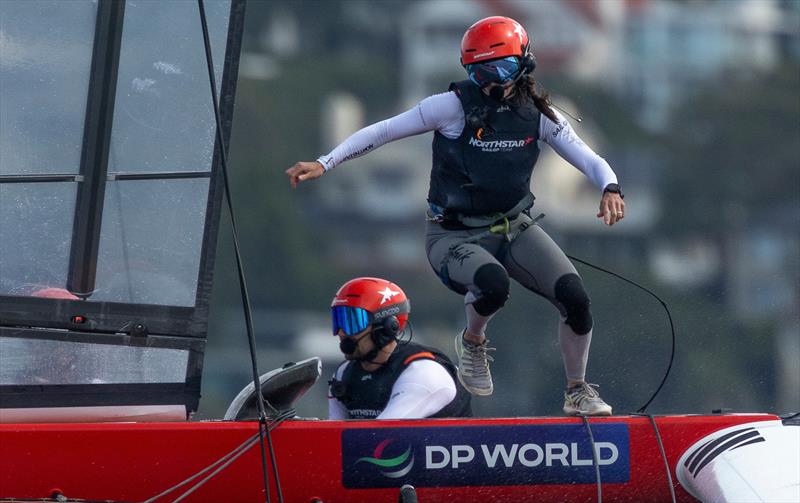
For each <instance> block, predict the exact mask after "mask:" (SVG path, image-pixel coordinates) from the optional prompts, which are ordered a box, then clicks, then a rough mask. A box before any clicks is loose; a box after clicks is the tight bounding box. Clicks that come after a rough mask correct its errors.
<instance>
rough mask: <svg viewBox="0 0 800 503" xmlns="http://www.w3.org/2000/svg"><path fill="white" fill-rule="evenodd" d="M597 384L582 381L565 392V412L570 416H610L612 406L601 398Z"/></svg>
mask: <svg viewBox="0 0 800 503" xmlns="http://www.w3.org/2000/svg"><path fill="white" fill-rule="evenodd" d="M597 388H599V386H598V385H596V384H587V383H585V382H582V383H580V384H577V385H575V386H572V387H570V388H567V390H566V391H565V392H564V414H566V415H568V416H610V415H611V406H610V405H608V404H607V403H605V402H604V401H603V399H602V398H600V394H599V393H598V392H597Z"/></svg>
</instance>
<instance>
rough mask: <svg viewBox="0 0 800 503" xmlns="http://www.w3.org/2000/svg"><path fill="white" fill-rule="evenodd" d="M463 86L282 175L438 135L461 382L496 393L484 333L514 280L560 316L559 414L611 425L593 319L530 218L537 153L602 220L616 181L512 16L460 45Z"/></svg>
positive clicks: (620, 205) (440, 267)
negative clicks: (591, 196) (557, 102)
mask: <svg viewBox="0 0 800 503" xmlns="http://www.w3.org/2000/svg"><path fill="white" fill-rule="evenodd" d="M461 63H462V65H463V66H464V68H465V70H466V72H467V76H468V79H467V80H463V81H460V82H454V83H452V84H450V89H449V91H448V92H446V93H442V94H436V95H433V96H430V97H428V98H425V99H424V100H422V101H421V102H419V103H418V104H417V105H416V106H415V107H414V108H412V109H411V110H408V111H406V112H404V113H401V114H400V115H397V116H395V117H392V118H389V119H386V120H384V121H381V122H378V123H376V124H372V125H371V126H368V127H365V128H363V129H361V130H360V131H357V132H355V133H354V134H353V135H352V136H350V137H349V138H347V139H346V140H345V141H344V142H342V143H341V144H340V145H338V146H337V147H336V148H334V149H333V151H331V152H330V153H329V154H327V155H323V156H321V157H320V158H319V159H317V160H316V161H314V162H298V163H297V164H295V165H294V166H292V167H291V168H289V169H288V170H287V171H286V174H287V175H288V177H289V180H290V182H291V185H292V187H296V186H297V184H298V183H300V182H303V181H307V180H313V179H315V178H318V177H320V176H322V175H323V174H325V173H327V172H328V171H330V170H332V169H333V168H334V167H336V166H337V165H339V164H341V163H343V162H345V161H347V160H349V159H352V158H355V157H359V156H361V155H364V154H366V153H367V152H370V151H372V150H374V149H376V148H378V147H379V146H381V145H384V144H386V143H388V142H391V141H394V140H398V139H401V138H405V137H408V136H412V135H417V134H421V133H426V132H429V131H434V138H433V167H432V170H431V178H430V189H429V192H428V203H429V209H428V213H427V217H428V218H427V220H428V223H427V242H426V249H427V254H428V260H429V261H430V264H431V266H432V268H433V270H434V271H435V272H436V274H437V275H438V276H439V277H440V278H441V280H442V282H443V283H444V284H445V285H446V286H447V287H448V288H450V289H451V290H452V291H454V292H456V293H458V294H459V295H462V296H463V298H464V304H465V309H466V328H465V329H464V331H463V332H462V333H459V334H458V336H457V337H456V341H455V345H456V353H457V355H458V359H459V369H458V370H459V373H458V377H459V380H460V381H461V382H462V383H463V384H464V386H465V387H466V388H467V389H468V390H469V391H470V392H471V393H473V394H475V395H490V394H491V393H492V391H493V389H494V387H493V383H492V378H491V373H490V370H489V362H491V361H493V358H492V357H491V356H490V355H489V354H488V352H489V351H491V350H493V349H494V348H490V347H489V346H488V340H487V338H486V335H485V330H486V327H487V324H488V322H489V320H490V319H491V318H492V316H494V314H495V313H497V311H498V310H499V309H500V308H502V307H503V305H504V304H505V302H506V300H507V299H508V295H509V278H513V279H514V280H516V281H517V282H518V283H520V284H521V285H522V286H524V287H525V288H527V289H528V290H530V291H532V292H534V293H536V294H538V295H540V296H542V297H544V298H545V299H547V300H548V301H550V302H551V303H552V304H553V305H554V306H555V307H556V309H558V311H559V313H560V323H559V328H558V337H559V342H560V346H561V352H562V356H563V360H564V367H565V371H566V378H567V386H566V391H565V394H564V406H563V410H564V413H566V414H569V415H577V414H583V415H610V414H611V406H609V405H608V404H607V403H605V402H604V401H603V400H602V399H601V398H600V396H599V394H598V392H597V389H596V386H595V385H591V384H588V383H587V382H586V379H585V376H586V364H587V360H588V355H589V344H590V342H591V340H592V329H593V322H592V314H591V310H590V301H589V296H588V295H587V293H586V290H585V289H584V286H583V281H582V280H581V277H580V276H579V275H578V273H577V271H576V270H575V267H574V266H573V265H572V263H571V262H570V261H569V259H568V258H567V257H566V255H565V254H564V252H563V251H562V250H561V249H560V248H559V247H558V245H556V244H555V242H553V240H552V239H551V238H550V237H549V236H548V235H547V233H545V231H544V230H543V229H542V228H541V227H540V226H539V225H537V224H536V222H535V221H534V220H533V219H532V218H531V217H530V215H529V211H530V208H531V206H532V205H533V199H534V198H533V195H532V194H531V192H530V181H531V174H532V172H533V167H534V164H535V163H536V160H537V158H538V156H539V143H538V142H540V141H541V142H544V143H547V144H548V145H550V147H551V148H553V149H554V150H555V151H556V152H557V153H558V154H559V155H560V156H561V157H563V158H564V159H565V160H567V161H568V162H569V163H570V164H572V165H573V166H575V167H576V168H577V169H578V170H580V171H581V172H582V173H583V174H584V175H586V177H587V178H589V180H590V181H591V182H592V183H593V184H594V185H595V186H597V187H598V189H599V190H600V191H601V193H602V195H601V199H600V209H599V212H598V213H597V217H598V218H602V219H603V222H604V223H605V224H607V225H609V226H611V225H614V224H615V223H617V222H619V221H620V220H622V219H623V218H624V216H625V203H624V202H623V199H622V198H623V196H622V192H621V190H620V187H619V185H618V182H617V177H616V175H615V174H614V171H613V170H612V169H611V167H610V166H609V165H608V163H607V162H606V161H605V160H604V159H603V158H601V157H600V156H598V155H597V154H596V153H595V152H593V151H592V149H590V148H589V147H588V146H587V145H586V144H585V143H584V142H583V141H581V139H580V138H579V137H578V136H577V134H575V132H574V131H573V129H572V127H571V126H570V124H569V122H567V120H566V119H565V118H564V117H563V116H562V115H561V114H559V113H558V112H557V111H555V110H554V109H553V108H552V107H551V106H550V104H549V103H550V102H549V98H548V95H547V93H542V94H540V92H539V91H538V90H537V86H536V83H535V81H534V78H533V71H534V69H535V67H536V60H535V59H534V57H533V54H532V52H531V48H530V43H529V39H528V35H527V33H526V32H525V29H524V28H523V27H522V26H521V25H520V24H519V23H517V22H516V21H514V20H513V19H510V18H507V17H499V16H495V17H489V18H486V19H482V20H480V21H478V22H477V23H475V24H474V25H472V26H471V27H470V28H469V29H468V30H467V31H466V33H465V34H464V37H463V39H462V41H461Z"/></svg>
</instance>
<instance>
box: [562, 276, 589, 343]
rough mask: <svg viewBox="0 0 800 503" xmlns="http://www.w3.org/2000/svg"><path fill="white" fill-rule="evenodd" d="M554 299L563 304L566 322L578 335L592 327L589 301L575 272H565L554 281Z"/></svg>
mask: <svg viewBox="0 0 800 503" xmlns="http://www.w3.org/2000/svg"><path fill="white" fill-rule="evenodd" d="M555 293H556V300H558V302H560V303H561V305H562V306H564V311H565V312H566V317H567V320H566V324H567V325H569V326H570V327H571V328H572V330H574V331H575V333H576V334H578V335H585V334H588V333H589V330H591V329H592V312H591V310H590V309H589V306H590V305H591V301H590V300H589V296H588V295H587V294H586V290H585V289H584V288H583V281H582V280H581V278H580V276H578V275H577V274H565V275H564V276H561V277H560V278H558V281H556V288H555Z"/></svg>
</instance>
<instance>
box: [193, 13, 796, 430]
mask: <svg viewBox="0 0 800 503" xmlns="http://www.w3.org/2000/svg"><path fill="white" fill-rule="evenodd" d="M488 15H507V16H511V17H514V18H515V19H517V20H519V21H520V22H521V23H522V24H523V25H524V26H525V27H526V29H527V31H528V33H529V35H530V36H531V38H532V43H533V52H534V54H535V55H536V57H537V60H538V67H537V70H536V76H537V80H538V81H539V82H540V84H542V85H543V86H544V87H545V88H546V89H547V90H549V91H550V92H551V93H552V96H553V100H554V102H555V104H556V105H557V106H558V107H559V108H561V109H563V110H565V111H567V112H568V113H569V114H571V115H573V116H575V117H581V118H582V121H581V123H580V124H577V123H576V121H575V120H571V122H572V125H573V127H575V128H576V130H577V132H578V134H579V135H580V136H581V137H582V138H583V139H584V140H585V141H586V142H587V143H588V144H589V145H590V146H592V148H594V149H595V150H596V151H597V152H598V153H599V154H600V155H601V156H603V157H604V158H605V159H607V160H608V161H609V163H610V164H611V166H612V167H613V168H614V170H615V171H616V172H617V174H618V176H619V178H620V182H621V184H622V186H623V189H624V190H625V193H626V203H627V208H628V214H627V215H626V219H625V220H624V221H623V222H622V223H621V224H620V225H618V226H614V227H613V228H610V229H609V228H607V227H605V226H603V225H602V224H601V222H599V221H598V220H597V219H596V218H595V217H594V215H595V212H596V205H597V203H598V202H599V194H598V191H597V190H596V189H595V188H594V187H592V186H591V185H590V184H589V183H588V182H587V181H586V180H585V179H584V178H583V176H582V175H581V174H580V173H579V172H578V171H577V170H575V169H574V168H572V167H571V166H570V165H569V164H568V163H566V162H565V161H563V160H561V159H560V158H559V157H558V156H557V155H556V154H555V153H553V152H552V151H551V150H550V149H549V147H546V146H543V147H542V156H541V157H540V161H539V163H538V164H537V166H536V169H535V171H534V179H533V182H532V190H533V192H534V194H535V195H536V197H537V200H536V206H535V207H534V209H533V211H534V212H536V213H537V214H538V213H539V212H543V213H546V214H547V217H546V218H545V219H544V220H543V221H542V226H543V227H544V228H545V229H546V230H547V231H548V233H550V235H551V236H552V237H553V238H554V239H555V240H556V242H558V243H559V244H560V245H561V246H562V248H563V249H564V251H565V252H567V253H568V254H571V255H575V256H577V257H580V258H582V259H584V260H587V261H590V262H592V263H595V264H597V265H599V266H601V267H604V268H607V269H610V270H612V271H614V272H616V273H618V274H622V275H624V276H626V277H628V278H630V279H632V280H635V281H637V282H640V283H642V284H643V285H644V286H646V287H647V288H649V289H651V290H653V291H655V292H656V293H657V294H659V295H660V296H661V297H662V298H663V299H664V300H665V301H666V303H667V305H668V306H669V308H670V310H671V312H672V316H673V318H674V320H675V326H676V331H677V334H676V335H677V348H676V354H675V362H674V365H673V369H672V373H671V376H670V379H669V380H668V382H667V384H666V386H665V387H664V389H663V390H662V391H661V393H660V394H659V396H658V398H657V399H656V400H655V401H654V402H653V404H652V405H651V406H650V407H649V408H648V411H649V412H651V413H708V412H710V411H711V410H712V409H720V408H724V409H730V410H731V411H735V412H753V411H763V412H775V413H787V412H790V411H797V410H800V308H799V307H798V306H800V157H799V156H800V154H798V153H799V152H800V2H798V1H796V0H685V1H678V0H601V1H589V0H563V1H562V0H530V1H502V0H495V1H492V0H486V1H477V0H418V1H414V2H405V1H399V0H398V1H394V0H391V1H389V0H382V1H362V0H345V1H333V0H324V1H308V0H302V1H292V2H282V1H281V2H278V1H258V0H250V1H249V2H248V5H247V14H246V27H245V35H244V36H245V40H244V47H243V53H242V59H241V63H240V77H239V83H238V90H237V96H236V109H235V113H234V123H233V129H232V137H231V146H230V164H231V170H232V173H231V175H232V183H233V193H234V198H235V199H234V204H235V207H236V211H237V218H238V223H239V231H240V239H241V246H242V252H243V259H244V261H245V271H246V273H247V277H248V286H249V289H250V295H251V300H252V303H253V309H254V323H255V329H256V333H257V341H258V349H259V369H260V371H261V372H266V371H268V370H270V369H271V368H275V367H278V366H280V365H282V364H283V363H285V362H287V361H298V360H301V359H304V358H308V357H310V356H314V355H317V356H321V357H323V359H324V361H325V368H324V370H323V378H322V379H321V380H320V382H319V383H318V384H317V385H316V386H315V388H314V389H312V390H311V391H310V392H309V394H308V395H307V396H306V397H305V398H304V399H302V400H301V401H300V402H299V403H298V404H297V405H298V413H299V414H300V415H301V416H307V417H322V418H324V417H325V416H326V414H327V403H326V399H325V394H326V389H327V386H326V384H325V382H324V381H325V380H327V379H328V378H329V376H330V375H331V373H332V371H333V368H334V365H335V364H336V363H337V362H338V361H340V354H339V353H338V343H337V341H336V340H335V339H334V338H333V337H332V335H331V332H330V322H329V305H330V300H331V298H332V297H333V294H334V293H335V291H336V289H337V288H338V286H339V285H341V284H342V283H343V282H345V281H347V280H348V279H350V278H352V277H356V276H380V277H384V278H387V279H390V280H392V281H394V282H396V283H397V284H399V285H400V286H401V287H403V289H404V290H405V291H406V293H407V294H408V296H409V298H410V299H411V306H412V316H411V319H412V322H413V327H414V328H413V337H414V340H415V341H419V342H422V343H427V344H432V345H435V346H438V347H440V348H441V349H443V350H444V351H446V352H448V353H449V354H452V347H451V345H452V338H453V337H454V336H455V334H456V333H457V332H459V331H460V330H461V329H462V328H463V323H464V320H463V306H462V300H461V299H460V297H459V296H457V295H455V294H453V293H451V292H450V291H448V290H447V289H446V288H445V287H444V286H443V285H442V284H441V283H440V282H439V281H438V279H437V278H436V276H435V274H434V273H433V272H432V271H431V269H430V266H429V265H428V263H427V259H426V257H425V250H424V236H423V232H424V221H423V212H424V209H425V196H426V193H427V183H428V176H429V171H430V155H431V154H430V142H431V140H432V134H426V135H421V136H418V137H413V138H408V139H405V140H401V141H398V142H395V143H393V144H390V145H386V146H384V147H381V148H380V149H378V150H376V151H375V152H372V153H370V154H369V155H367V156H366V157H363V158H359V159H356V160H353V161H350V162H347V163H346V164H344V165H342V166H339V167H337V168H336V169H335V170H333V171H332V172H330V173H328V174H326V175H325V176H324V177H323V178H321V179H320V180H317V181H315V182H312V183H308V184H303V185H302V186H301V187H299V188H298V190H296V191H292V190H291V188H290V186H289V184H288V181H287V179H286V177H285V175H284V170H285V169H287V168H288V167H289V166H291V165H292V164H293V163H295V162H296V161H300V160H304V161H311V160H314V159H316V158H317V157H318V156H319V155H321V154H324V153H327V152H329V151H330V149H331V148H332V147H333V146H335V145H336V144H337V143H338V142H340V141H341V140H343V139H344V138H346V137H347V136H348V135H349V134H351V133H352V132H354V131H356V130H357V129H359V128H360V127H363V126H365V125H368V124H371V123H373V122H376V121H379V120H382V119H384V118H387V117H389V116H391V115H394V114H396V113H399V112H402V111H404V110H406V109H408V108H410V107H412V106H414V105H415V103H416V102H417V101H419V100H420V99H422V98H424V97H426V96H428V95H431V94H435V93H438V92H444V91H446V89H447V86H448V84H449V82H451V81H454V80H462V79H463V78H464V72H463V70H462V69H461V67H460V65H459V44H460V39H461V36H462V34H463V32H464V30H465V29H466V28H467V27H468V26H469V25H471V24H472V23H473V22H475V21H477V20H478V19H480V18H482V17H485V16H488ZM219 240H220V243H219V245H218V250H219V253H218V256H217V267H216V275H215V289H214V296H213V304H212V310H211V319H210V326H209V337H208V348H207V351H206V356H205V363H204V377H203V397H202V399H201V402H200V410H199V412H198V414H197V415H196V418H200V419H208V418H219V417H221V416H222V414H223V413H224V411H225V409H226V408H227V405H228V404H229V403H230V400H232V399H233V397H234V396H235V395H236V393H237V392H238V391H239V390H240V389H241V388H242V387H244V386H245V385H246V384H247V383H248V381H249V380H250V379H251V377H250V367H249V357H248V353H247V351H248V350H247V341H246V336H245V333H244V322H243V316H242V312H241V305H240V302H239V293H238V284H237V281H236V275H235V265H234V261H233V255H232V245H231V243H230V230H229V227H228V224H227V215H226V214H223V217H222V229H221V231H220V238H219ZM577 267H578V269H579V272H580V273H581V274H582V275H583V277H584V281H585V283H586V285H587V288H588V291H589V294H590V296H591V298H592V304H593V314H594V317H595V327H596V328H595V332H594V338H593V341H592V352H591V355H590V360H589V370H588V376H587V377H588V380H589V381H590V382H596V383H598V384H600V385H601V390H602V392H603V396H604V398H606V400H607V401H608V402H609V403H611V404H612V405H613V406H614V410H615V413H620V414H623V413H627V412H632V411H635V410H636V409H638V408H639V407H640V406H642V405H643V404H644V403H645V402H646V401H647V399H648V398H649V397H650V395H651V394H652V393H653V391H654V390H655V388H656V387H657V385H658V383H659V382H660V380H661V378H662V376H663V373H664V371H665V370H666V367H667V364H668V360H669V353H670V344H671V339H670V332H669V324H668V320H667V317H666V315H665V313H664V311H663V309H662V307H661V306H660V304H659V303H658V302H657V301H656V300H655V299H653V298H652V297H650V296H648V295H646V294H645V293H643V292H641V291H640V290H638V289H635V288H633V287H631V286H630V285H627V284H626V283H624V282H621V281H620V280H618V279H615V278H613V277H611V276H609V275H607V274H604V273H601V272H598V271H595V270H592V269H587V268H586V267H584V266H581V265H580V264H577ZM556 316H557V313H556V312H555V310H554V309H553V308H552V307H551V306H550V305H549V304H548V303H547V302H546V301H544V300H543V299H541V298H539V297H537V296H535V295H533V294H531V293H529V292H527V291H525V290H524V289H522V288H521V287H519V286H518V285H514V286H512V294H511V298H510V300H509V302H508V303H507V305H506V307H505V308H504V309H503V310H502V311H501V312H500V313H499V314H498V315H497V316H496V317H495V319H494V320H493V321H492V323H491V325H490V327H489V333H488V335H489V337H490V338H491V340H492V343H493V345H496V346H497V348H498V351H497V361H496V363H495V365H494V367H493V373H494V375H495V388H496V391H495V393H494V395H493V396H492V397H490V398H476V399H475V400H474V408H475V411H476V414H477V415H480V416H533V415H560V414H561V411H560V406H561V400H562V388H563V383H564V374H563V368H562V364H561V360H560V358H561V357H560V353H559V350H558V345H557V337H556Z"/></svg>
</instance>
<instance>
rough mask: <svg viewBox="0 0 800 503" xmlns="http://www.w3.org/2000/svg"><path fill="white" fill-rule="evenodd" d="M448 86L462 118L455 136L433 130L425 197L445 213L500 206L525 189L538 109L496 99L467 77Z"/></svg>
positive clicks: (513, 200)
mask: <svg viewBox="0 0 800 503" xmlns="http://www.w3.org/2000/svg"><path fill="white" fill-rule="evenodd" d="M450 90H451V91H455V93H456V95H458V98H459V100H461V107H462V108H463V109H464V117H465V122H466V123H465V124H464V131H463V132H462V133H461V136H459V137H458V138H456V139H455V140H450V139H448V138H447V137H445V136H444V135H442V134H441V133H439V132H438V131H436V132H435V133H434V136H433V168H432V169H431V182H430V190H429V192H428V202H429V203H432V204H435V205H437V206H440V207H441V208H444V209H445V213H446V214H447V213H460V214H463V215H490V214H493V213H503V212H506V211H508V210H510V209H511V208H513V207H514V206H515V205H516V204H517V203H518V202H520V201H521V200H522V199H523V198H524V197H525V196H527V195H528V193H529V192H530V183H531V174H532V173H533V165H534V164H535V163H536V160H537V159H538V157H539V145H538V144H537V140H538V139H539V120H540V113H539V111H538V110H537V109H536V108H535V107H534V106H533V105H530V106H524V107H512V106H510V105H506V104H504V103H501V102H498V101H496V100H494V99H492V98H490V97H488V96H486V95H484V94H483V92H481V90H480V88H479V87H478V86H476V85H475V84H473V83H472V82H470V81H469V80H464V81H461V82H454V83H452V84H450Z"/></svg>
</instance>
